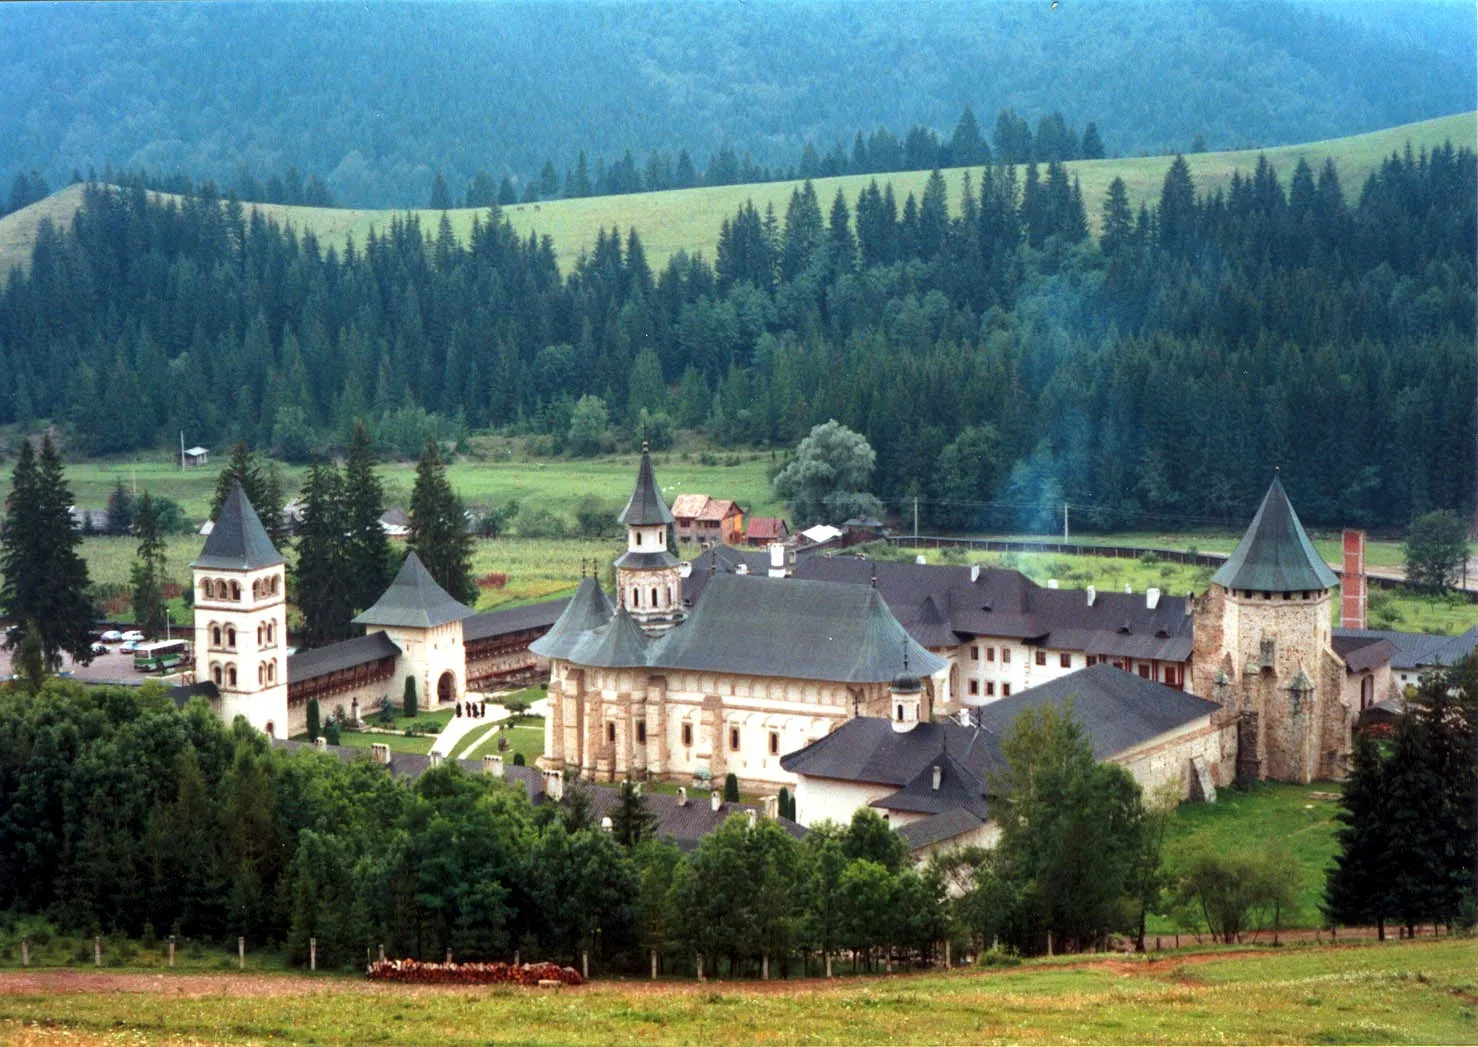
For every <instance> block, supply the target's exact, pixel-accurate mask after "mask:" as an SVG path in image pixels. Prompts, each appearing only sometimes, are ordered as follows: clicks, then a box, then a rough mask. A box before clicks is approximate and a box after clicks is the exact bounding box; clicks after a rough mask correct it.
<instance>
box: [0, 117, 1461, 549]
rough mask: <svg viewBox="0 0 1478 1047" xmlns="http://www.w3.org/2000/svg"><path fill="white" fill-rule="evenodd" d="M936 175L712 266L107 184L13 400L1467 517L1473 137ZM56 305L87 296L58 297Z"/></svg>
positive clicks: (1316, 517) (19, 298) (6, 325)
mask: <svg viewBox="0 0 1478 1047" xmlns="http://www.w3.org/2000/svg"><path fill="white" fill-rule="evenodd" d="M967 185H968V190H967V192H966V193H965V194H964V198H963V199H962V200H961V201H960V203H959V206H958V208H957V210H956V214H957V216H956V217H951V214H950V209H949V207H948V201H947V200H946V190H945V187H944V181H943V179H942V177H940V176H939V175H938V174H937V173H936V174H935V175H934V176H933V177H932V178H931V179H930V181H929V184H928V186H927V188H926V189H925V191H924V192H923V194H922V196H921V197H919V198H917V199H916V198H915V197H914V196H913V195H912V194H910V195H909V196H908V197H907V198H906V199H905V200H903V201H901V202H900V201H898V200H897V199H896V198H895V196H894V194H893V191H892V188H891V186H881V187H880V186H878V185H877V184H874V185H872V186H869V187H868V188H867V189H866V190H864V191H863V192H862V193H861V194H860V195H858V196H855V197H852V198H847V197H845V196H842V195H841V194H838V195H837V196H836V197H835V198H834V199H832V200H820V199H818V198H817V196H816V194H815V193H814V191H813V190H812V188H811V186H810V185H809V183H807V184H806V185H805V186H804V187H803V188H802V189H799V190H797V191H796V192H795V194H794V195H793V196H792V198H791V201H790V205H789V207H788V208H787V210H786V213H785V214H783V215H779V214H775V213H773V212H768V211H767V212H766V213H761V212H760V211H758V210H757V209H755V208H754V207H752V206H746V207H744V208H743V209H741V210H740V211H739V212H738V213H736V214H735V215H733V216H732V217H731V218H729V219H727V220H726V221H725V222H724V227H723V230H722V232H721V236H720V241H719V245H718V249H717V251H716V258H715V261H714V262H713V264H711V265H710V264H709V263H708V262H707V261H705V260H703V259H693V258H689V257H687V256H685V255H682V254H679V255H678V256H676V257H675V258H674V259H673V260H672V261H671V262H669V263H668V264H667V265H666V266H665V267H664V268H663V269H662V270H661V271H660V272H653V271H652V269H651V268H650V267H649V266H648V265H647V263H646V260H645V253H644V251H643V250H642V247H641V240H640V236H639V234H638V233H637V232H635V231H633V232H629V233H623V234H621V235H616V234H610V235H604V236H602V237H601V239H600V242H599V243H598V245H597V247H596V249H595V250H594V251H593V252H592V253H591V254H590V255H588V256H584V257H582V258H581V259H579V260H578V261H577V262H576V264H575V265H574V266H573V268H572V270H571V272H570V274H569V275H568V276H567V277H566V276H562V275H561V273H560V270H559V268H558V267H557V265H556V260H555V257H554V254H553V251H552V249H551V248H550V246H549V243H548V241H547V240H543V241H541V240H537V239H534V238H532V237H531V238H528V239H520V238H519V237H518V236H517V235H516V234H515V233H514V232H513V231H512V229H511V228H510V227H509V225H508V224H507V222H506V220H505V219H503V218H502V216H501V215H500V214H499V213H498V212H497V211H496V210H494V211H489V212H488V213H487V214H486V217H485V220H483V221H480V222H479V223H478V225H477V227H476V228H475V229H474V231H473V234H472V236H471V238H470V241H469V242H468V243H467V244H466V245H464V244H462V243H460V242H459V241H458V240H457V239H456V238H455V237H453V236H452V234H451V230H450V226H449V224H448V223H447V222H446V220H445V219H444V218H443V222H442V225H441V228H440V229H435V230H433V229H423V228H422V227H421V226H420V225H419V223H418V222H417V221H416V220H415V219H414V218H412V219H408V220H406V221H397V222H395V223H393V224H392V225H391V227H390V228H389V230H388V231H386V232H385V233H384V234H381V235H374V236H372V237H371V238H369V239H368V240H367V241H366V242H363V243H360V244H354V243H352V242H351V244H350V246H349V247H348V248H347V249H346V250H344V251H342V252H340V251H339V250H337V249H336V248H328V249H326V250H325V249H324V248H323V247H322V246H321V245H320V244H319V243H318V241H317V240H316V239H315V238H313V237H312V236H311V235H307V234H304V235H299V234H297V233H295V232H294V231H292V230H283V229H280V228H278V227H276V226H275V225H273V224H272V223H270V222H268V221H266V220H264V219H262V218H260V217H257V216H255V215H253V216H252V217H250V218H245V217H243V213H242V210H241V208H240V206H239V205H237V204H236V203H234V202H229V203H227V204H225V205H222V204H221V203H220V202H219V201H218V200H215V199H210V198H204V199H199V198H192V199H187V200H186V201H185V202H184V203H183V205H177V204H176V203H175V202H174V201H169V202H168V203H165V204H160V203H156V202H153V201H152V200H151V198H150V197H149V195H148V194H147V193H146V192H145V191H144V190H143V189H141V188H139V189H135V190H131V191H116V190H110V189H105V188H101V187H94V188H90V189H89V190H88V196H87V200H86V203H85V205H84V207H83V210H82V211H81V212H80V213H79V214H78V216H77V218H76V219H75V220H74V223H73V228H72V229H71V230H70V231H57V230H52V229H50V228H49V227H46V228H44V229H43V232H42V234H41V235H40V236H39V237H38V240H37V244H36V248H35V252H34V256H33V260H32V265H31V268H30V271H29V273H27V274H24V275H23V274H20V273H12V275H11V277H10V280H9V281H8V283H7V286H6V288H5V290H4V292H3V294H0V383H3V384H0V424H5V423H17V422H18V423H34V422H36V421H38V420H40V419H44V418H52V419H54V420H57V421H61V422H64V423H66V424H68V425H69V426H70V427H71V429H72V432H73V433H74V435H75V436H76V438H77V439H78V440H79V441H80V443H81V445H82V447H83V448H85V449H90V450H93V451H97V452H114V451H120V450H127V449H132V448H138V447H143V446H149V445H152V444H155V443H157V442H158V441H159V440H160V439H161V437H162V436H165V435H170V436H172V434H174V433H175V432H176V431H178V430H179V429H181V428H184V429H187V430H188V431H190V432H191V433H192V434H194V433H199V434H203V435H204V436H206V437H207V438H208V439H209V440H210V441H211V442H214V443H221V442H224V441H225V440H227V439H230V438H233V437H237V436H239V437H241V438H244V439H246V440H248V441H250V442H252V443H253V444H256V445H259V446H263V445H270V446H271V447H273V448H274V449H275V450H276V451H277V453H280V454H283V455H285V456H288V457H292V458H298V459H302V458H305V457H306V456H307V455H308V454H309V453H310V452H311V450H312V449H314V448H315V447H320V446H325V445H331V444H332V443H333V442H334V441H343V440H345V439H346V437H347V432H348V429H349V427H350V426H352V425H353V422H354V420H355V419H357V418H360V417H364V418H367V419H368V420H369V421H370V424H371V426H372V430H373V432H374V434H375V435H376V437H377V438H378V440H379V441H380V443H381V444H382V445H383V446H385V447H386V448H388V449H390V450H392V451H394V450H399V451H400V452H401V453H403V454H413V453H414V452H415V451H416V450H417V449H418V448H419V447H420V445H421V443H422V442H423V441H424V439H425V438H426V436H428V435H433V434H434V435H441V436H451V435H454V434H455V433H457V432H460V431H463V430H464V429H466V428H483V427H498V428H501V429H504V430H506V431H512V432H523V433H527V434H530V436H531V437H532V438H533V439H534V441H535V442H536V444H537V446H539V447H541V448H543V449H546V450H551V451H557V450H560V449H561V448H562V447H563V446H564V443H565V441H566V440H567V439H569V438H570V437H571V436H572V435H573V434H574V433H575V432H577V431H578V432H579V433H580V434H582V438H583V436H588V435H589V433H590V432H591V431H599V430H600V429H602V428H603V427H605V426H606V425H607V424H609V425H611V426H612V427H613V428H614V429H616V430H619V431H620V432H621V433H623V434H624V435H625V438H626V439H628V440H631V441H634V440H635V439H636V438H637V436H638V434H642V435H646V436H647V437H649V438H650V439H652V440H654V441H655V442H656V443H658V444H661V443H662V442H664V441H665V440H666V439H668V438H670V435H671V431H672V429H673V427H674V426H684V427H692V428H699V429H702V430H704V431H705V432H706V433H707V434H708V435H710V436H711V437H712V438H713V439H714V440H716V441H719V442H721V443H724V444H731V445H732V444H746V443H747V444H754V445H760V446H763V445H766V444H770V445H782V446H788V445H791V444H793V443H794V442H795V441H796V440H797V439H799V437H800V436H802V435H803V434H804V433H805V432H806V431H807V430H808V428H809V427H810V426H811V425H813V424H815V423H817V422H820V421H825V420H826V419H828V418H836V419H838V420H839V421H841V422H843V423H845V424H846V425H849V426H851V427H853V428H855V429H857V430H859V431H861V432H863V433H864V434H865V435H866V436H867V438H868V440H869V441H870V442H871V443H872V445H873V447H874V448H875V449H876V450H877V452H878V475H877V477H876V480H875V489H876V491H877V493H879V494H880V495H882V496H884V498H885V500H887V501H889V502H890V504H891V505H893V506H894V507H895V508H897V507H900V506H903V505H910V506H911V503H912V499H913V498H914V497H918V498H919V499H920V509H921V516H922V517H923V519H924V521H925V523H926V524H928V525H929V526H940V527H950V528H961V529H964V528H975V527H982V526H1039V527H1040V526H1050V525H1051V521H1052V520H1053V519H1054V517H1055V514H1056V513H1058V512H1060V507H1061V504H1062V502H1063V501H1064V499H1066V500H1068V501H1071V502H1072V503H1073V504H1074V505H1076V506H1079V507H1080V512H1079V515H1078V517H1077V518H1078V519H1079V520H1080V521H1081V522H1083V523H1087V524H1091V525H1098V526H1103V527H1125V526H1154V525H1156V524H1157V523H1162V522H1163V523H1164V524H1166V525H1171V524H1174V523H1177V522H1179V523H1185V522H1198V521H1203V520H1217V521H1232V520H1237V519H1241V518H1242V514H1243V513H1244V512H1245V507H1246V506H1247V505H1249V504H1251V503H1252V502H1254V501H1255V499H1256V497H1257V496H1258V495H1259V494H1260V493H1261V492H1262V490H1263V489H1264V488H1265V487H1266V484H1267V479H1268V476H1269V473H1270V471H1271V470H1272V468H1273V467H1274V466H1278V467H1281V469H1282V470H1283V475H1284V478H1285V482H1286V483H1288V485H1289V487H1290V489H1292V490H1296V491H1297V497H1298V502H1299V510H1300V513H1301V514H1303V515H1304V518H1305V519H1306V520H1307V521H1309V522H1329V523H1341V524H1366V525H1381V524H1387V525H1392V524H1404V523H1405V522H1406V521H1408V520H1409V519H1410V518H1411V517H1412V515H1413V514H1416V513H1420V512H1423V511H1426V510H1427V509H1429V508H1432V507H1434V506H1440V507H1452V508H1458V509H1462V510H1464V511H1467V510H1471V508H1472V499H1473V492H1474V490H1475V486H1478V483H1475V481H1478V477H1475V462H1474V459H1473V455H1472V448H1473V445H1474V441H1475V439H1478V430H1475V418H1474V405H1473V396H1472V391H1473V389H1474V387H1475V383H1478V361H1475V359H1474V354H1473V344H1474V338H1475V328H1474V316H1475V310H1478V301H1475V285H1478V280H1475V273H1478V269H1475V257H1474V254H1475V247H1474V245H1475V242H1478V216H1475V210H1478V202H1475V201H1478V162H1475V157H1474V153H1473V151H1472V150H1471V149H1468V148H1462V149H1459V150H1454V149H1453V148H1452V147H1451V146H1447V147H1444V148H1438V149H1435V150H1432V151H1431V152H1430V153H1429V152H1427V151H1421V152H1419V153H1416V154H1413V153H1411V152H1410V151H1408V152H1407V153H1406V154H1405V155H1393V156H1392V157H1391V158H1390V159H1389V160H1388V161H1387V162H1386V163H1385V164H1384V165H1382V167H1381V169H1380V170H1379V171H1378V172H1377V174H1375V175H1374V176H1372V177H1371V179H1370V180H1369V181H1368V183H1367V184H1366V185H1365V186H1363V187H1360V188H1356V187H1344V186H1342V185H1341V184H1340V182H1339V179H1338V176H1337V174H1336V173H1335V170H1334V168H1333V166H1332V165H1326V166H1325V167H1324V168H1323V169H1321V170H1320V171H1317V172H1316V171H1313V170H1311V169H1310V168H1309V167H1308V166H1307V165H1300V167H1299V168H1298V169H1296V170H1295V172H1294V174H1293V176H1292V178H1291V179H1289V180H1288V183H1287V184H1286V185H1285V184H1282V183H1281V182H1280V180H1279V179H1278V177H1277V176H1276V174H1275V173H1274V172H1273V171H1272V169H1271V167H1270V166H1268V165H1267V164H1265V163H1264V164H1261V165H1259V166H1258V168H1257V169H1256V170H1255V171H1252V172H1248V173H1247V175H1245V176H1242V175H1239V176H1237V177H1235V178H1234V179H1233V180H1232V182H1231V185H1230V187H1229V188H1228V189H1227V190H1226V191H1225V192H1223V191H1221V190H1217V191H1215V192H1212V193H1209V194H1201V195H1198V193H1197V191H1196V187H1195V185H1194V183H1193V181H1192V178H1191V176H1190V173H1189V170H1188V168H1187V166H1186V164H1185V163H1184V161H1177V162H1176V163H1174V164H1173V165H1172V166H1171V168H1170V172H1169V174H1168V175H1167V176H1166V178H1165V182H1164V185H1163V188H1162V190H1161V193H1160V195H1159V201H1158V204H1157V206H1155V207H1153V208H1144V209H1141V210H1140V211H1139V212H1137V213H1136V212H1135V211H1133V210H1132V209H1131V208H1130V207H1129V205H1128V203H1127V199H1126V196H1125V193H1124V190H1123V186H1122V184H1116V185H1115V186H1111V188H1110V192H1109V194H1108V199H1107V202H1106V204H1105V205H1104V214H1103V234H1102V237H1101V240H1100V241H1097V242H1095V241H1094V240H1093V239H1092V238H1091V237H1089V235H1088V232H1087V222H1086V215H1085V213H1084V208H1083V202H1082V196H1081V193H1080V191H1079V189H1078V187H1077V185H1076V184H1075V183H1074V182H1073V181H1071V180H1070V179H1069V178H1068V176H1067V173H1066V171H1065V169H1064V168H1063V167H1061V166H1060V165H1056V164H1054V165H1049V166H1048V167H1047V168H1046V169H1045V170H1044V169H1040V168H1038V167H1036V166H1031V167H1028V168H1027V169H1026V170H1025V174H1024V176H1023V177H1022V178H1021V179H1020V181H1018V178H1017V176H1016V174H1015V172H1014V170H1013V169H1011V168H983V169H977V170H976V171H974V172H972V177H971V179H970V180H969V182H968V183H967ZM58 303H65V305H66V307H65V308H59V307H58Z"/></svg>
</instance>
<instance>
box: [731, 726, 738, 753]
mask: <svg viewBox="0 0 1478 1047" xmlns="http://www.w3.org/2000/svg"><path fill="white" fill-rule="evenodd" d="M729 750H730V751H731V752H738V751H739V728H737V727H730V728H729Z"/></svg>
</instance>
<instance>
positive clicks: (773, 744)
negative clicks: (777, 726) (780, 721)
mask: <svg viewBox="0 0 1478 1047" xmlns="http://www.w3.org/2000/svg"><path fill="white" fill-rule="evenodd" d="M770 755H771V756H779V755H780V732H779V731H771V732H770Z"/></svg>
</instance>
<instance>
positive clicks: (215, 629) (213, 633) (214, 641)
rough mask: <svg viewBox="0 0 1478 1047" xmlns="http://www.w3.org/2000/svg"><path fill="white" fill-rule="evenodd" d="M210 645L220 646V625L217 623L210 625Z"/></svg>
mask: <svg viewBox="0 0 1478 1047" xmlns="http://www.w3.org/2000/svg"><path fill="white" fill-rule="evenodd" d="M210 645H211V646H212V647H219V646H221V627H220V626H219V625H212V626H211V627H210ZM217 682H219V681H217Z"/></svg>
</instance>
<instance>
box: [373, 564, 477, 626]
mask: <svg viewBox="0 0 1478 1047" xmlns="http://www.w3.org/2000/svg"><path fill="white" fill-rule="evenodd" d="M470 614H472V608H470V607H468V606H467V605H466V604H463V603H460V602H458V601H457V600H454V599H452V596H451V594H450V593H448V592H447V591H446V590H445V589H443V588H442V587H441V586H439V585H437V584H436V579H434V578H432V577H431V573H430V572H429V571H427V570H426V565H425V564H423V563H422V562H421V558H420V557H419V556H417V555H416V551H415V550H414V549H412V550H411V551H410V552H409V553H407V554H406V557H405V562H404V563H402V564H401V565H400V571H399V572H398V573H397V574H396V575H395V580H394V581H393V582H391V583H390V588H388V589H386V590H385V591H384V593H382V594H381V596H380V598H379V599H378V600H376V601H375V603H374V606H373V607H371V608H369V610H367V611H363V612H361V613H360V614H358V615H356V616H355V618H354V623H355V624H356V625H380V626H392V627H393V626H400V627H403V628H410V629H430V628H433V627H434V626H438V625H445V624H446V623H447V622H455V621H458V620H460V619H462V618H466V617H467V616H468V615H470Z"/></svg>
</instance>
